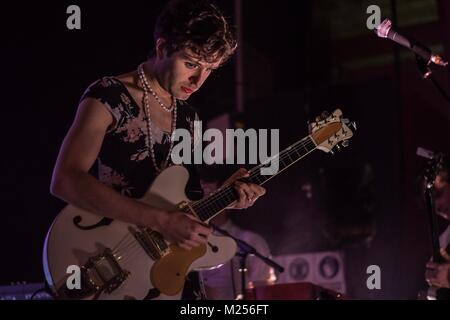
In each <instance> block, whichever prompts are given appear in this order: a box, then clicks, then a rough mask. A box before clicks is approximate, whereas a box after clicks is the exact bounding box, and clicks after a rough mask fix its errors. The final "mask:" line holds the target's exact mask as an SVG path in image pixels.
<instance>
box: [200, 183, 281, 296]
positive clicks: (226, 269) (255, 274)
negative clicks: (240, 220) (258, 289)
mask: <svg viewBox="0 0 450 320" xmlns="http://www.w3.org/2000/svg"><path fill="white" fill-rule="evenodd" d="M201 183H202V187H203V190H204V193H205V195H208V194H211V193H213V192H214V191H216V190H217V189H218V188H219V187H220V185H221V184H220V183H219V180H218V179H215V178H214V176H212V177H211V176H209V177H205V178H204V179H202V182H201ZM224 184H226V182H225V183H224ZM210 222H211V224H213V225H214V226H216V227H218V228H220V229H222V230H225V231H227V232H228V233H229V234H230V235H232V236H233V237H235V238H237V239H240V240H243V241H245V242H247V243H248V244H249V245H251V246H252V247H254V248H255V249H256V250H257V251H258V252H259V253H260V254H262V255H263V256H270V249H269V246H268V244H267V242H266V240H265V239H264V238H263V237H262V236H260V235H259V234H257V233H254V232H252V231H250V230H246V229H243V228H240V227H238V226H237V225H236V224H234V223H233V221H232V220H231V219H230V211H229V210H225V211H224V212H221V213H220V214H219V215H217V216H215V217H214V218H213V219H212V220H211V221H210ZM216 233H217V235H222V234H221V233H219V232H216ZM239 251H240V249H239V248H238V254H237V255H236V256H235V257H234V258H233V259H232V260H231V261H229V262H227V263H225V264H224V265H222V266H220V267H218V268H215V269H212V270H207V271H202V272H201V277H202V280H203V285H204V289H205V294H206V298H207V299H210V300H234V299H242V298H243V295H242V289H241V288H242V278H241V272H240V271H239V269H240V268H241V263H240V262H241V258H240V257H239V253H240V252H239ZM246 269H247V270H246V274H245V278H246V287H247V288H250V287H252V286H260V285H269V284H273V283H274V282H275V281H276V275H275V270H274V269H273V268H272V267H270V266H269V265H267V264H266V263H265V262H263V261H262V260H261V259H259V258H258V257H256V256H254V255H249V256H247V258H246Z"/></svg>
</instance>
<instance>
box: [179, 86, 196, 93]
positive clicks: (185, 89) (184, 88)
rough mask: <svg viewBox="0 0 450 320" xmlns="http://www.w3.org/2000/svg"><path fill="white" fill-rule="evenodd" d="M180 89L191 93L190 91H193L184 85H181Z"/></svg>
mask: <svg viewBox="0 0 450 320" xmlns="http://www.w3.org/2000/svg"><path fill="white" fill-rule="evenodd" d="M181 90H183V91H184V92H185V93H188V94H191V93H192V92H194V90H192V89H189V88H186V87H181Z"/></svg>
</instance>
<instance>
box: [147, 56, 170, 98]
mask: <svg viewBox="0 0 450 320" xmlns="http://www.w3.org/2000/svg"><path fill="white" fill-rule="evenodd" d="M143 67H144V73H145V76H146V77H147V80H148V82H149V84H150V86H151V88H152V90H153V91H154V92H155V93H156V95H157V96H158V97H159V98H160V99H162V100H163V101H172V95H171V94H170V93H169V92H167V91H166V90H165V89H164V88H163V87H162V86H161V84H160V83H161V82H162V75H161V70H160V68H158V65H157V62H156V59H155V58H150V59H149V60H147V61H146V62H144V65H143Z"/></svg>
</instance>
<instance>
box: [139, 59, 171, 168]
mask: <svg viewBox="0 0 450 320" xmlns="http://www.w3.org/2000/svg"><path fill="white" fill-rule="evenodd" d="M138 76H139V80H140V82H141V86H142V88H143V89H144V96H143V97H142V105H143V106H144V108H143V109H144V113H145V118H146V120H147V135H146V136H145V145H146V147H147V149H148V151H149V153H150V157H151V159H152V163H153V167H154V168H155V170H156V172H157V173H160V172H161V171H163V170H164V169H165V168H166V167H167V165H168V163H169V158H170V155H171V153H172V149H173V141H174V139H173V135H174V133H175V129H176V126H177V100H176V99H175V98H173V104H172V108H171V110H173V117H172V132H171V134H170V138H169V139H170V147H169V152H168V153H167V156H166V159H165V160H164V163H163V165H162V167H161V168H160V167H158V165H157V164H156V157H155V150H154V149H153V144H154V142H153V135H152V122H151V119H150V107H149V103H148V93H149V91H150V90H151V89H150V90H148V89H149V86H148V85H146V83H147V84H148V82H147V79H146V77H145V73H144V70H143V68H142V65H140V66H139V68H138ZM150 92H152V91H150Z"/></svg>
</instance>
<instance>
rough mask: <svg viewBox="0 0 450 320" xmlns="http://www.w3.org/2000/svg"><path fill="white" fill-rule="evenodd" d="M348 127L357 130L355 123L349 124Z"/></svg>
mask: <svg viewBox="0 0 450 320" xmlns="http://www.w3.org/2000/svg"><path fill="white" fill-rule="evenodd" d="M350 126H351V127H353V129H355V130H357V128H356V122H355V121H352V122H351V123H350Z"/></svg>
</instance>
